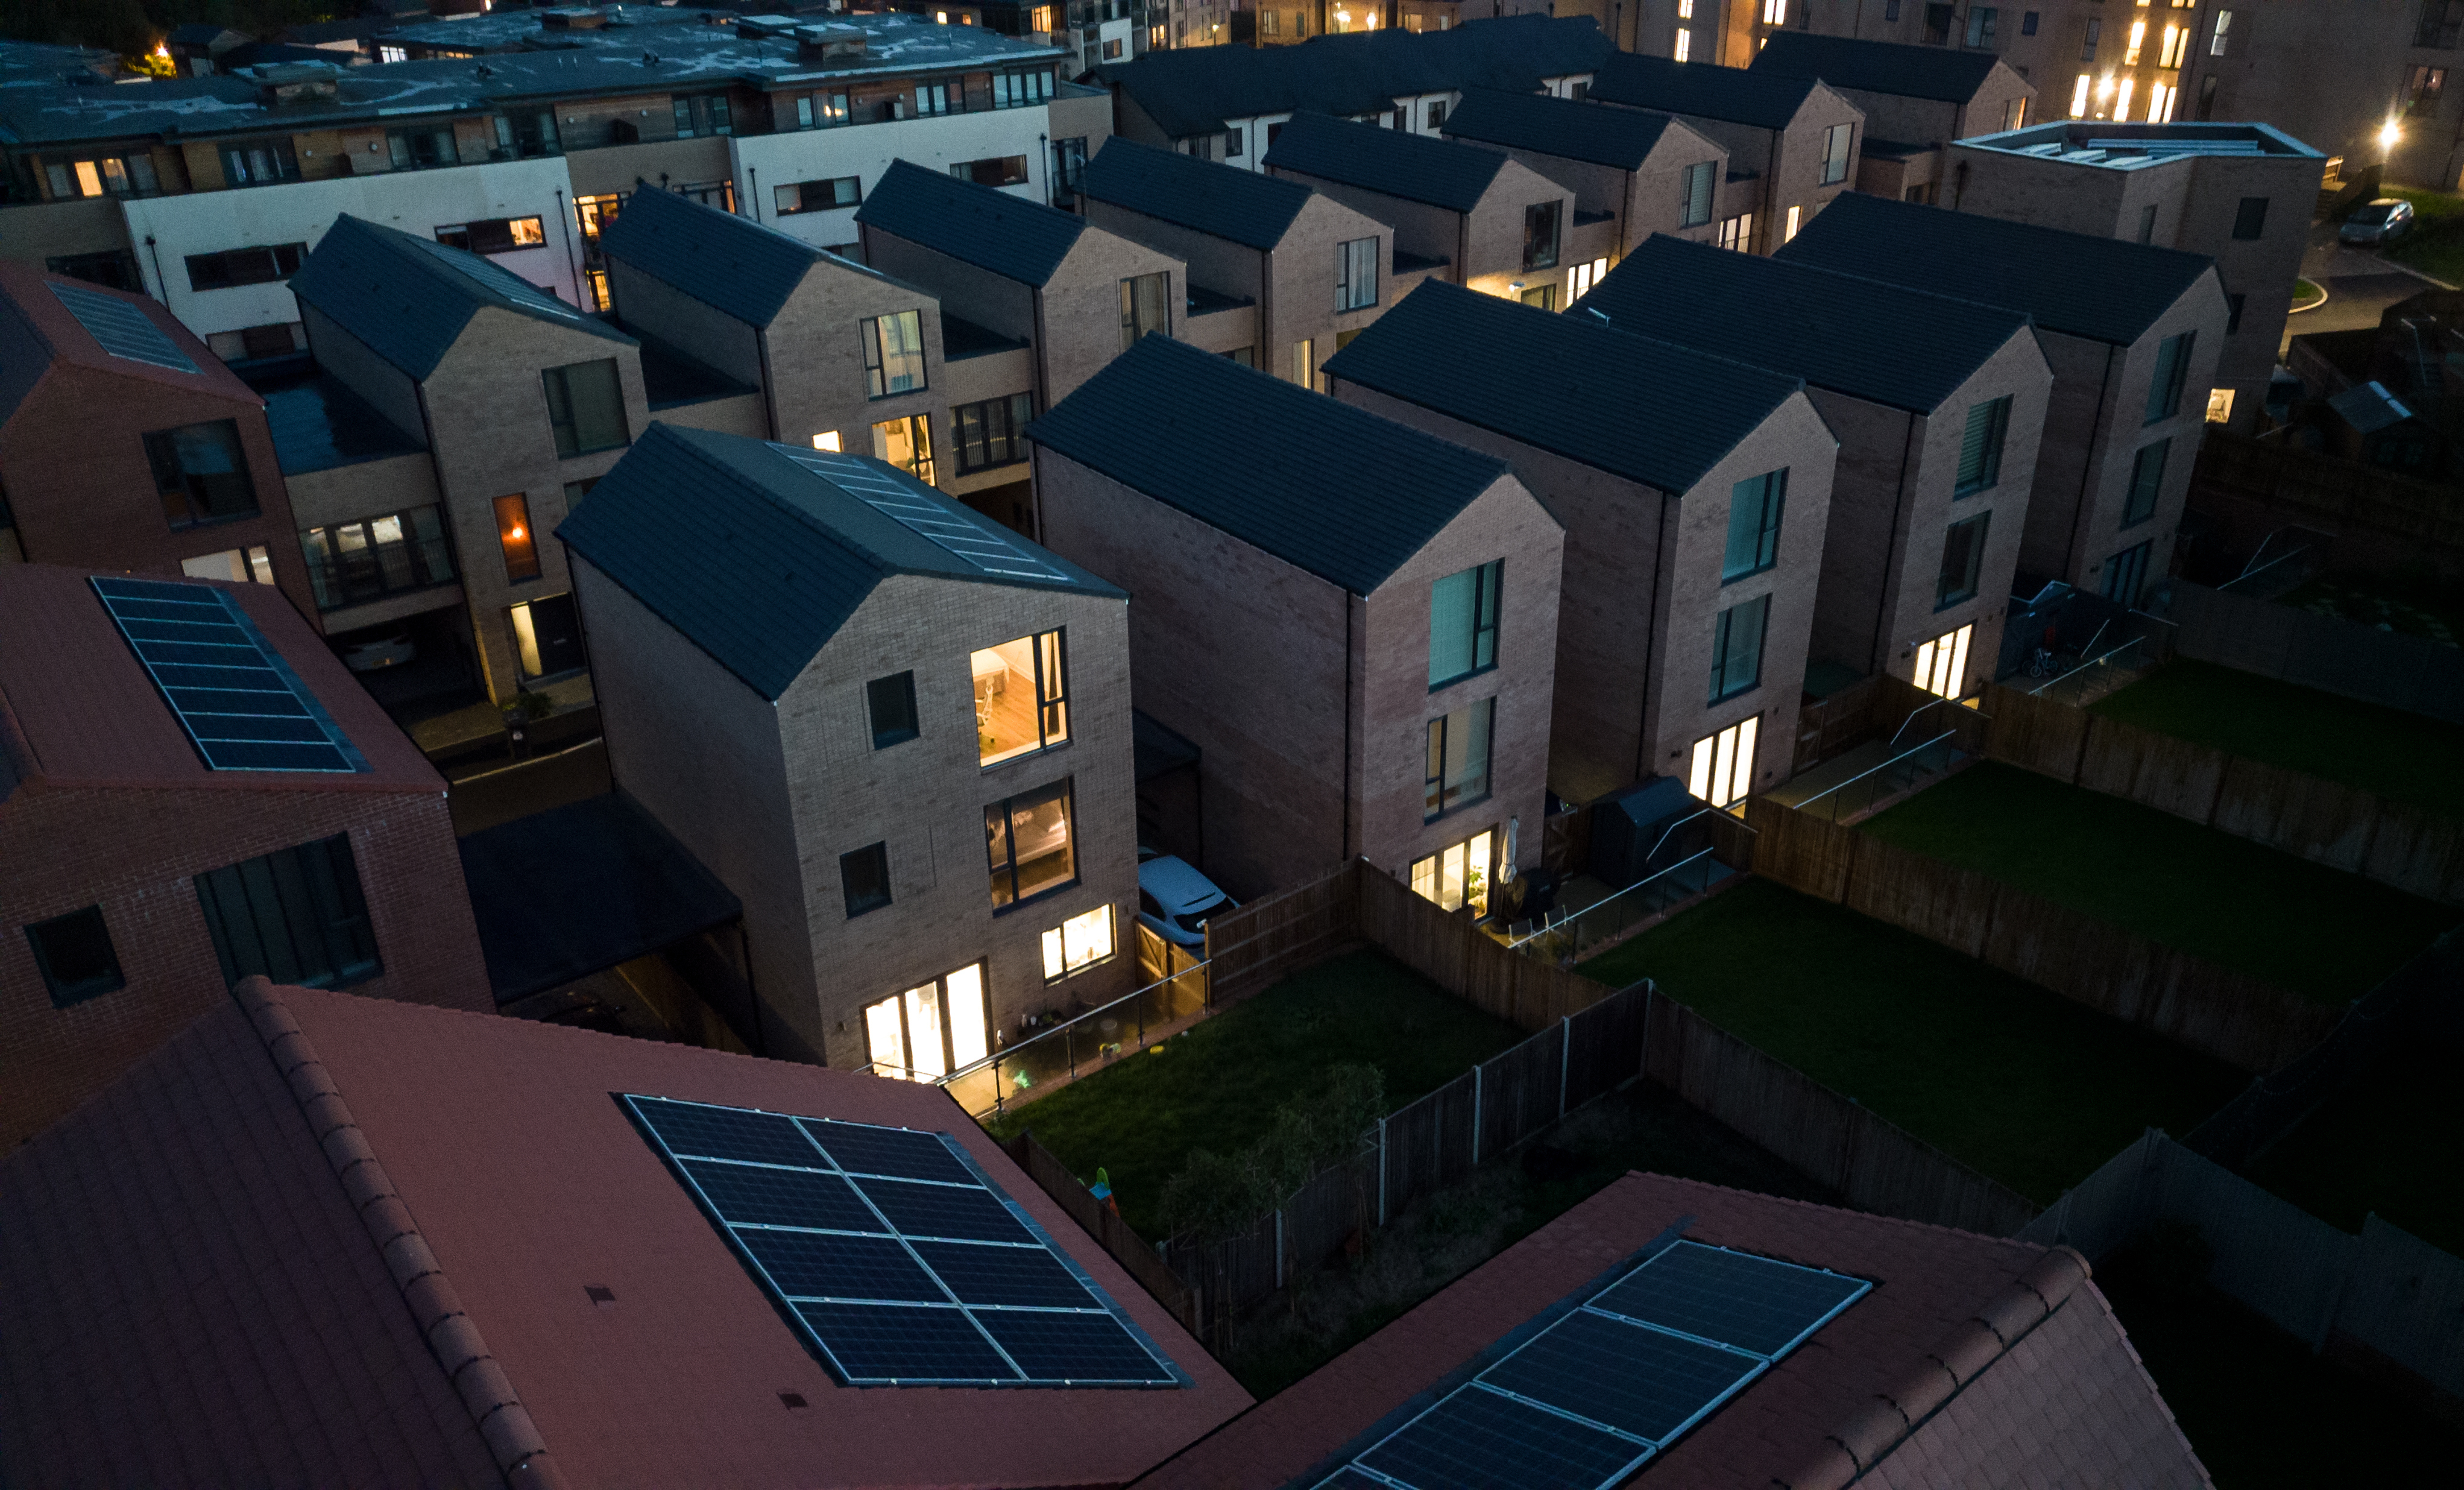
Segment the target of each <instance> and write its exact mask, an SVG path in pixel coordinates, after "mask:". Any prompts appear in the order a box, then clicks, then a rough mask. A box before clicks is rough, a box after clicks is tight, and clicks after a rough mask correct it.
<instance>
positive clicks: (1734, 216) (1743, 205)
mask: <svg viewBox="0 0 2464 1490" xmlns="http://www.w3.org/2000/svg"><path fill="white" fill-rule="evenodd" d="M1590 97H1591V98H1593V99H1595V100H1598V101H1600V102H1603V103H1615V104H1620V105H1623V106H1624V107H1627V108H1638V109H1651V110H1654V111H1656V112H1658V113H1662V114H1674V115H1676V116H1677V117H1678V118H1679V119H1682V120H1683V121H1684V122H1686V123H1688V124H1690V125H1692V126H1693V127H1694V128H1696V129H1698V130H1700V131H1702V132H1703V134H1704V135H1705V136H1706V137H1708V138H1710V139H1712V140H1715V141H1717V142H1719V144H1721V145H1724V146H1726V147H1727V152H1728V182H1727V185H1728V189H1727V196H1726V200H1725V201H1724V203H1723V204H1722V206H1721V209H1720V210H1721V211H1722V212H1724V213H1726V214H1727V215H1725V216H1723V217H1722V218H1720V219H1719V223H1720V231H1719V233H1718V234H1716V241H1717V242H1718V243H1719V245H1720V246H1721V247H1722V248H1732V249H1740V250H1743V251H1745V252H1747V253H1750V254H1769V253H1771V252H1772V251H1774V250H1776V249H1777V248H1778V247H1779V246H1780V245H1781V244H1783V243H1786V242H1787V241H1788V240H1789V239H1790V238H1793V237H1794V236H1795V235H1796V233H1797V230H1798V229H1799V228H1802V227H1803V226H1804V225H1805V224H1806V223H1807V222H1810V221H1812V220H1813V218H1814V217H1815V214H1817V213H1819V212H1820V211H1822V210H1823V209H1824V208H1825V207H1828V206H1829V205H1831V202H1832V200H1833V199H1834V198H1836V197H1837V196H1838V195H1839V194H1840V193H1841V192H1843V191H1847V190H1849V189H1852V188H1853V187H1854V186H1855V184H1856V178H1857V146H1858V143H1859V141H1860V140H1862V139H1863V138H1864V134H1865V128H1864V125H1865V116H1864V114H1863V112H1862V111H1861V110H1859V108H1858V107H1857V105H1856V104H1854V103H1851V102H1850V101H1848V100H1847V98H1846V97H1845V96H1843V95H1842V94H1840V93H1839V91H1838V90H1837V89H1835V88H1833V87H1831V86H1830V85H1829V84H1827V83H1825V82H1823V81H1822V80H1820V79H1819V78H1788V77H1783V76H1781V75H1779V74H1776V73H1755V72H1749V71H1748V70H1746V69H1744V68H1739V67H1705V66H1703V65H1702V64H1700V63H1696V62H1672V61H1670V60H1669V59H1667V58H1666V57H1657V56H1638V55H1636V54H1633V53H1619V54H1617V56H1613V57H1611V58H1610V59H1609V60H1607V61H1606V62H1603V63H1602V64H1601V66H1600V72H1599V76H1598V78H1595V79H1594V81H1593V83H1592V88H1591V93H1590Z"/></svg>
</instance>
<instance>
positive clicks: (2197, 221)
mask: <svg viewBox="0 0 2464 1490" xmlns="http://www.w3.org/2000/svg"><path fill="white" fill-rule="evenodd" d="M2325 168H2326V157H2325V156H2323V155H2321V154H2320V152H2319V151H2317V150H2314V149H2312V148H2311V147H2310V146H2308V145H2303V144H2302V143H2301V142H2300V141H2299V140H2296V139H2294V138H2293V137H2292V136H2290V135H2288V134H2286V133H2284V132H2283V131H2282V130H2280V129H2275V128H2271V127H2270V126H2268V125H2266V124H2204V123H2202V124H2191V123H2181V124H2173V123H2166V124H2145V123H2143V124H2124V123H2121V122H2113V123H2106V122H2094V121H2087V120H2073V121H2070V122H2066V123H2057V124H2045V125H2041V126H2039V127H2037V128H2034V129H2022V130H2018V131H2016V132H2015V133H2012V134H2003V135H1993V136H1989V137H1986V138H1983V139H1972V140H1962V141H1960V142H1958V143H1957V144H1956V145H1952V146H1951V148H1950V164H1949V172H1950V190H1949V195H1948V197H1947V201H1946V205H1947V206H1950V207H1953V208H1956V209H1958V210H1959V211H1964V212H1976V213H1980V214H1982V215H1984V216H1988V217H2007V218H2010V219H2011V220H2013V221H2014V222H2024V223H2034V224H2035V225H2037V226H2039V227H2045V228H2059V229H2062V230H2064V231H2066V232H2070V233H2083V234H2096V235H2098V236H2101V237H2110V238H2120V239H2123V241H2125V242H2130V243H2145V244H2152V245H2154V246H2157V247H2160V248H2172V249H2180V250H2182V251H2184V252H2185V253H2190V254H2199V255H2204V256H2207V257H2209V258H2211V259H2213V260H2214V261H2215V266H2216V276H2217V278H2218V280H2219V282H2220V283H2221V284H2222V285H2223V287H2224V293H2225V304H2226V306H2227V307H2228V310H2229V314H2228V315H2227V317H2226V319H2225V331H2224V338H2223V343H2222V345H2221V347H2220V348H2219V350H2218V353H2217V358H2216V368H2215V376H2214V378H2213V380H2212V381H2211V382H2202V383H2198V384H2196V385H2193V386H2194V387H2195V388H2196V389H2199V390H2200V392H2201V393H2202V394H2203V395H2204V401H2205V403H2206V405H2207V409H2208V413H2209V417H2211V419H2213V420H2214V422H2216V423H2218V424H2222V425H2226V426H2228V427H2230V428H2232V429H2233V430H2234V431H2236V432H2238V433H2241V434H2250V433H2252V432H2253V431H2255V430H2257V429H2259V428H2261V427H2262V424H2263V421H2262V419H2261V410H2262V407H2263V406H2264V404H2265V403H2266V401H2267V389H2268V382H2269V379H2270V378H2271V377H2272V376H2273V375H2274V372H2275V369H2276V365H2277V353H2278V351H2279V349H2280V348H2281V346H2282V345H2283V341H2284V324H2285V319H2286V318H2287V317H2288V316H2290V315H2291V314H2292V307H2293V282H2294V280H2295V278H2298V277H2299V275H2300V273H2301V257H2302V255H2303V254H2305V253H2306V252H2307V251H2308V250H2309V247H2310V219H2311V216H2312V214H2313V213H2314V212H2315V211H2316V210H2317V207H2318V202H2319V183H2320V180H2321V173H2322V172H2323V171H2324V170H2325Z"/></svg>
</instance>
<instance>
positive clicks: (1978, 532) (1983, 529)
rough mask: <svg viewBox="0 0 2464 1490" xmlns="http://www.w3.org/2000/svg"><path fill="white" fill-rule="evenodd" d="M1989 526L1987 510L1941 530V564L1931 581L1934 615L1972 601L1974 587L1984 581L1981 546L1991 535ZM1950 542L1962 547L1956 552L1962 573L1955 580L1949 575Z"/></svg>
mask: <svg viewBox="0 0 2464 1490" xmlns="http://www.w3.org/2000/svg"><path fill="white" fill-rule="evenodd" d="M1992 523H1993V514H1992V513H1991V511H1986V512H1979V513H1976V514H1974V515H1973V516H1970V517H1965V518H1962V519H1960V520H1959V521H1958V522H1956V523H1952V524H1950V526H1948V527H1947V528H1945V529H1944V530H1943V535H1942V562H1941V563H1940V564H1939V565H1937V566H1936V567H1935V568H1934V579H1933V608H1934V610H1935V611H1936V612H1943V611H1947V610H1949V609H1950V608H1951V607H1952V606H1957V605H1966V604H1967V603H1968V602H1969V601H1971V600H1973V599H1975V598H1976V595H1977V589H1978V587H1979V586H1980V585H1981V584H1982V583H1983V582H1984V577H1985V543H1986V540H1987V539H1989V538H1991V536H1992V533H1993V528H1992ZM1970 534H1972V536H1969V535H1970ZM1954 543H1960V544H1964V545H1965V546H1964V547H1962V548H1961V549H1960V553H1961V557H1962V558H1963V560H1964V561H1965V563H1964V572H1962V573H1960V574H1959V575H1958V576H1956V579H1955V581H1954V576H1953V575H1952V573H1951V554H1952V545H1953V544H1954Z"/></svg>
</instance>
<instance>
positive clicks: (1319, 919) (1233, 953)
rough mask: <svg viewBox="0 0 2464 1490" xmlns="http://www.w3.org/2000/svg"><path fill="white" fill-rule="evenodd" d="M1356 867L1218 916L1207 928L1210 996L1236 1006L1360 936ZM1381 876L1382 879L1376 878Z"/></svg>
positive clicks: (1357, 868) (1217, 1000) (1352, 865)
mask: <svg viewBox="0 0 2464 1490" xmlns="http://www.w3.org/2000/svg"><path fill="white" fill-rule="evenodd" d="M1358 875H1359V867H1358V865H1357V864H1356V863H1352V864H1345V865H1343V866H1342V867H1341V868H1339V869H1336V870H1334V871H1333V872H1332V873H1331V874H1327V875H1324V876H1321V877H1319V878H1315V879H1312V880H1310V881H1309V882H1308V883H1306V884H1302V885H1299V886H1297V887H1295V888H1293V889H1290V890H1287V891H1285V892H1283V893H1282V894H1280V895H1274V896H1269V897H1267V898H1266V899H1265V900H1263V901H1250V902H1249V903H1248V904H1246V905H1243V906H1241V907H1239V908H1238V909H1236V910H1228V911H1223V912H1221V913H1219V914H1217V915H1215V916H1213V917H1211V918H1210V919H1209V920H1208V922H1207V924H1206V957H1207V962H1208V964H1209V967H1208V969H1207V973H1208V982H1209V997H1210V998H1211V999H1212V1001H1213V1002H1214V1004H1215V1005H1217V1006H1219V1007H1220V1006H1221V1005H1224V1004H1230V1003H1238V1002H1239V1001H1240V1000H1242V999H1243V998H1246V997H1248V996H1249V995H1250V994H1252V993H1256V992H1259V991H1261V990H1265V989H1266V988H1268V987H1271V986H1272V985H1274V984H1275V983H1277V982H1280V981H1281V980H1282V979H1283V978H1284V977H1285V976H1286V975H1287V974H1288V973H1290V972H1293V971H1295V970H1296V969H1298V968H1301V967H1307V966H1308V965H1309V963H1310V962H1312V961H1315V960H1316V959H1317V958H1319V957H1322V956H1324V955H1325V954H1326V953H1328V952H1330V951H1331V950H1333V949H1334V948H1335V947H1336V946H1339V945H1342V944H1343V943H1345V942H1349V941H1351V940H1353V938H1354V937H1356V936H1358V935H1359V920H1358V916H1357V914H1356V910H1355V907H1356V906H1357V904H1358V899H1357V896H1356V894H1355V893H1354V890H1353V885H1354V884H1355V883H1356V880H1357V878H1358ZM1380 878H1382V877H1380Z"/></svg>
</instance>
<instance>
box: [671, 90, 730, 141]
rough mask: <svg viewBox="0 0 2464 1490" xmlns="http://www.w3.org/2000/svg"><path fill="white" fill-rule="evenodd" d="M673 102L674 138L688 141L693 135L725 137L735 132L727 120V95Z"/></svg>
mask: <svg viewBox="0 0 2464 1490" xmlns="http://www.w3.org/2000/svg"><path fill="white" fill-rule="evenodd" d="M674 101H675V119H676V138H677V139H679V140H690V139H692V138H693V137H694V136H695V135H726V134H734V133H735V132H736V129H735V126H734V124H733V123H731V122H729V120H728V114H727V95H725V94H723V93H717V94H704V95H702V96H701V97H700V98H696V99H678V100H674Z"/></svg>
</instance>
